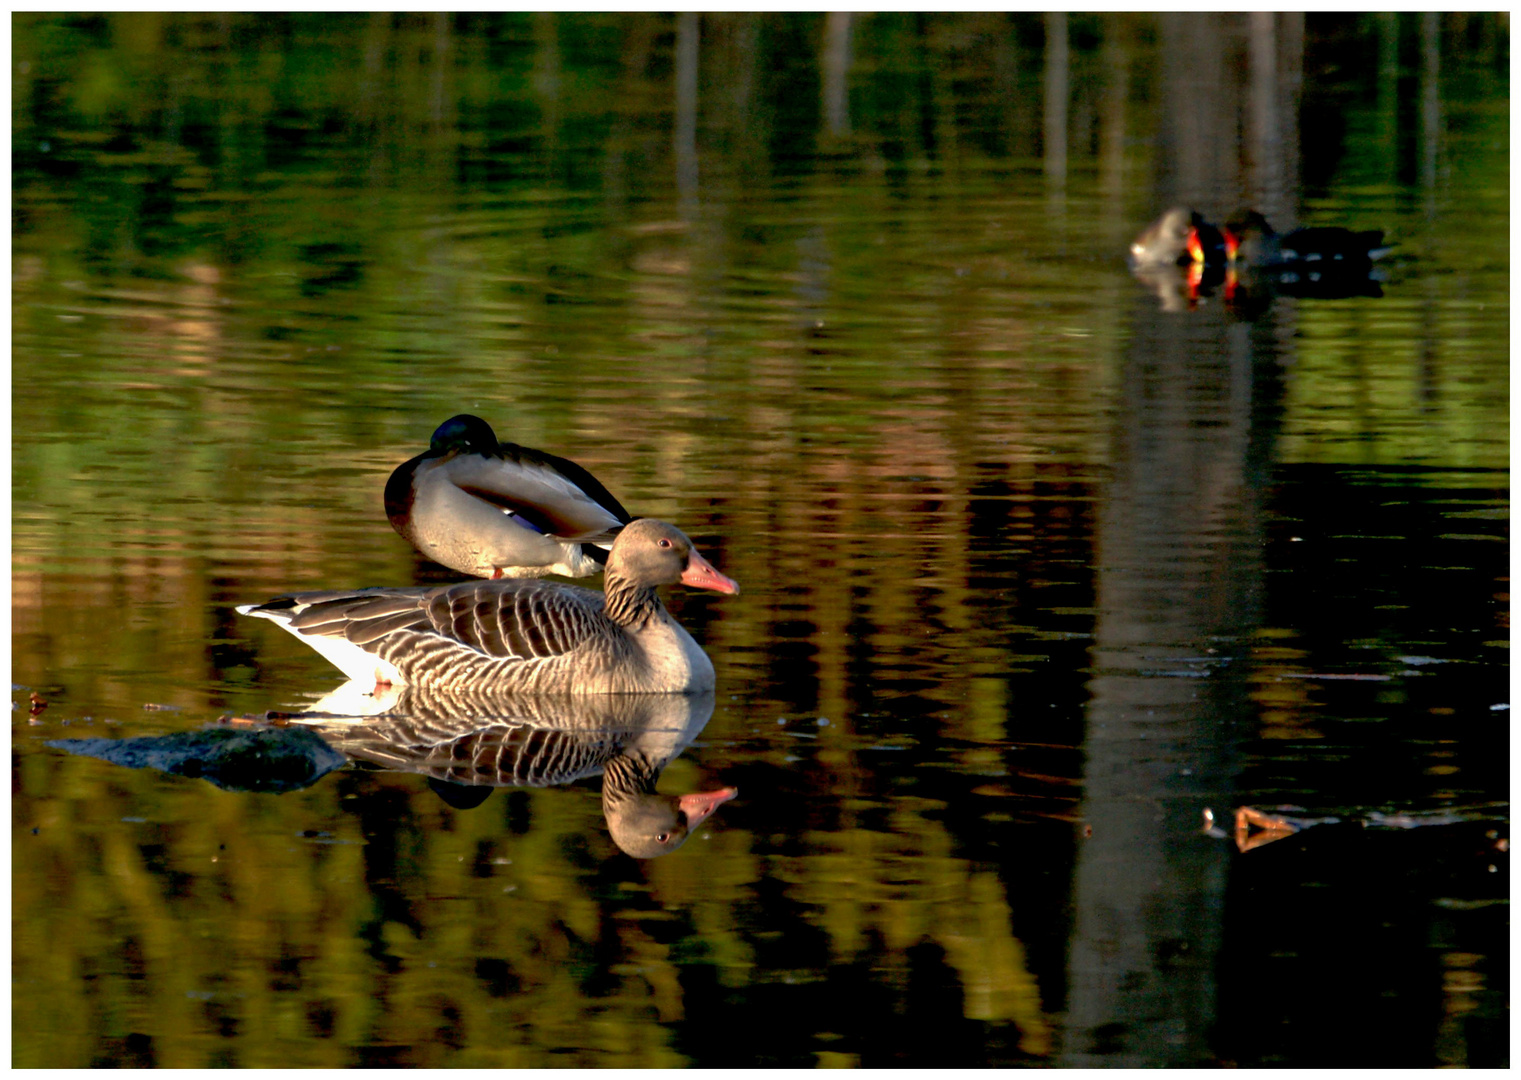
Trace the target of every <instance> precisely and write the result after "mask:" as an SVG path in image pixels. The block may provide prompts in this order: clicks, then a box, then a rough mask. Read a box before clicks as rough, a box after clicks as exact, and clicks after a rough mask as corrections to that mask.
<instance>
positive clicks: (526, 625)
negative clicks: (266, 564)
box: [264, 579, 605, 660]
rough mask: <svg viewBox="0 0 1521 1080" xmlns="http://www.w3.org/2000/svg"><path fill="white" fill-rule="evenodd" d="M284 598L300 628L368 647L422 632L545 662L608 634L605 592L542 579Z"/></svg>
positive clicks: (497, 654)
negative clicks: (594, 638) (604, 610)
mask: <svg viewBox="0 0 1521 1080" xmlns="http://www.w3.org/2000/svg"><path fill="white" fill-rule="evenodd" d="M281 600H288V601H290V602H292V604H293V605H294V606H295V607H296V608H297V610H296V611H295V613H294V614H293V615H292V616H291V617H290V620H289V626H290V628H291V629H292V630H294V631H296V632H297V633H300V634H304V635H308V636H315V637H342V638H343V639H345V640H346V641H348V642H350V643H351V644H354V645H357V646H359V647H360V648H362V649H365V650H367V651H375V650H376V649H378V648H380V647H381V644H382V643H383V642H384V641H386V640H387V639H389V638H391V637H392V636H393V635H397V634H420V635H423V636H425V637H430V638H442V639H445V640H446V641H448V642H450V643H451V644H452V645H454V646H459V647H463V648H466V649H470V650H472V651H474V652H477V653H480V654H481V655H483V656H488V657H492V658H494V659H517V660H537V659H544V658H547V657H553V656H560V655H563V654H565V653H568V652H571V651H572V650H574V649H575V648H577V647H578V646H579V645H581V644H582V643H583V642H585V641H587V640H588V639H589V638H591V637H593V636H594V635H595V634H597V633H598V632H599V631H601V632H603V633H605V628H604V622H605V617H604V616H603V615H602V608H603V599H602V594H601V593H598V592H593V591H592V590H590V589H578V588H575V587H574V586H568V585H559V584H554V583H550V582H544V581H539V580H536V579H517V580H503V581H467V582H461V583H459V584H457V585H446V586H442V587H440V588H433V589H371V590H366V591H364V592H356V593H303V594H297V595H295V596H292V597H286V598H281ZM280 602H281V601H280V600H276V601H271V602H270V604H268V605H264V607H270V606H272V605H274V604H277V603H280Z"/></svg>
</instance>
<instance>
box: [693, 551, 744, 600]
mask: <svg viewBox="0 0 1521 1080" xmlns="http://www.w3.org/2000/svg"><path fill="white" fill-rule="evenodd" d="M681 583H682V584H683V585H690V586H692V588H694V589H712V590H713V591H714V592H721V593H727V594H729V595H730V596H738V595H739V582H737V581H735V580H734V579H733V578H731V577H725V576H724V575H722V574H720V573H719V572H718V571H717V570H715V569H713V564H712V563H710V562H708V560H707V559H704V558H703V557H702V556H701V555H699V554H697V552H695V551H694V552H692V554H691V555H689V556H688V557H687V572H686V573H684V574H682V575H681Z"/></svg>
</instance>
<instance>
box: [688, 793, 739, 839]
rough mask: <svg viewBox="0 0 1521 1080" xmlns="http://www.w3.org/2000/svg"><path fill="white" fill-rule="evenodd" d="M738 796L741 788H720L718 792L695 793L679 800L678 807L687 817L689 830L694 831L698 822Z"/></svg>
mask: <svg viewBox="0 0 1521 1080" xmlns="http://www.w3.org/2000/svg"><path fill="white" fill-rule="evenodd" d="M738 794H739V788H732V787H726V788H719V789H718V790H717V791H694V792H693V793H692V794H690V795H683V796H682V797H681V798H679V799H677V800H676V805H677V806H679V807H681V810H682V812H683V813H684V814H686V816H687V828H688V829H694V828H696V827H697V823H698V822H700V821H702V820H704V819H705V818H707V816H708V815H709V814H711V813H712V812H713V811H714V810H717V809H718V808H719V807H720V806H722V805H723V804H724V803H726V802H728V801H729V800H730V799H732V798H734V796H736V795H738Z"/></svg>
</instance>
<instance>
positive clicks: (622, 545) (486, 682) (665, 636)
mask: <svg viewBox="0 0 1521 1080" xmlns="http://www.w3.org/2000/svg"><path fill="white" fill-rule="evenodd" d="M677 582H680V583H682V584H684V585H688V586H691V587H692V588H696V589H712V590H714V591H715V592H720V593H729V594H734V593H738V592H739V586H738V585H737V584H735V582H734V581H733V580H732V579H730V578H728V577H725V576H724V575H723V574H721V573H719V572H718V571H717V570H715V569H714V568H713V566H712V564H711V563H709V562H708V561H707V560H706V559H704V558H703V557H702V556H701V555H699V554H698V553H697V551H696V550H695V549H694V548H693V547H692V541H691V540H689V539H687V537H686V535H685V534H684V533H683V532H682V531H681V530H680V529H678V528H676V527H675V526H674V525H668V524H666V523H665V522H663V521H656V520H655V519H654V518H641V519H639V520H637V521H634V522H631V523H629V524H628V525H626V526H624V528H623V531H622V532H620V533H619V534H618V538H617V539H616V540H614V541H613V548H612V551H611V553H610V554H609V555H608V559H607V570H606V578H605V592H600V593H599V592H594V591H592V590H590V589H582V588H579V587H578V586H575V585H566V584H562V583H559V582H552V581H540V580H535V579H531V578H527V579H525V578H505V579H501V580H496V581H466V582H460V583H459V584H456V585H443V586H437V587H434V588H427V587H413V588H379V589H361V590H357V591H352V592H331V591H329V592H309V593H292V594H289V595H286V596H279V597H276V598H275V599H273V600H270V601H269V602H268V603H264V604H248V605H244V606H242V607H239V608H238V609H237V610H238V611H239V612H240V613H242V614H244V615H253V616H257V617H260V618H265V619H272V620H273V621H274V622H276V623H277V624H278V625H280V626H281V627H283V628H284V629H286V630H288V631H290V632H291V633H292V634H295V635H296V636H297V637H298V638H300V639H301V640H302V641H304V642H306V643H307V644H308V645H310V646H311V647H312V648H314V649H316V650H317V651H318V652H320V653H321V654H322V655H323V656H325V657H327V659H328V660H330V661H331V662H332V663H333V665H334V666H336V667H337V668H338V669H339V670H341V671H342V672H343V673H344V674H346V675H347V676H348V677H349V678H350V679H353V680H355V681H357V682H358V683H360V684H361V685H362V686H365V687H375V686H378V685H382V684H394V683H401V684H407V685H412V686H429V687H433V688H436V689H442V690H482V691H492V692H508V693H535V694H555V693H558V694H625V693H655V694H663V693H698V692H702V691H706V690H711V689H712V688H713V663H712V661H710V660H709V659H708V656H707V654H706V653H704V652H703V651H702V649H701V648H700V647H699V646H698V644H697V642H695V641H693V640H692V636H691V635H690V634H688V633H687V632H686V631H685V630H683V629H682V628H681V626H680V625H679V624H678V623H677V622H676V620H675V619H673V618H671V615H670V613H669V612H668V611H666V609H665V605H664V604H662V603H661V602H660V596H659V594H658V593H657V592H656V589H657V587H658V586H660V585H669V584H675V583H677Z"/></svg>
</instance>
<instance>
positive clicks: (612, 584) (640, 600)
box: [603, 567, 662, 630]
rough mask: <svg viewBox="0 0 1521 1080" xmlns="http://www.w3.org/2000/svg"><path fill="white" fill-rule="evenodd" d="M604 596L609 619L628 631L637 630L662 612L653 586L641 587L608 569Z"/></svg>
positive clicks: (658, 597) (610, 568)
mask: <svg viewBox="0 0 1521 1080" xmlns="http://www.w3.org/2000/svg"><path fill="white" fill-rule="evenodd" d="M604 582H605V584H604V587H603V594H604V596H605V598H606V600H605V602H606V604H607V617H608V618H609V619H612V620H613V622H615V623H617V624H618V625H619V626H621V627H624V628H625V629H628V630H637V629H639V628H640V627H642V626H643V625H644V624H645V623H647V622H649V620H650V619H652V618H654V617H655V616H656V615H658V614H659V613H660V611H661V610H662V605H661V603H660V595H659V593H657V592H656V591H655V586H653V585H640V584H639V583H637V582H634V581H630V580H629V579H628V578H626V577H623V576H622V575H621V574H619V573H618V572H617V571H616V570H614V569H613V568H612V567H608V569H607V575H606V577H605V579H604Z"/></svg>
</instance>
